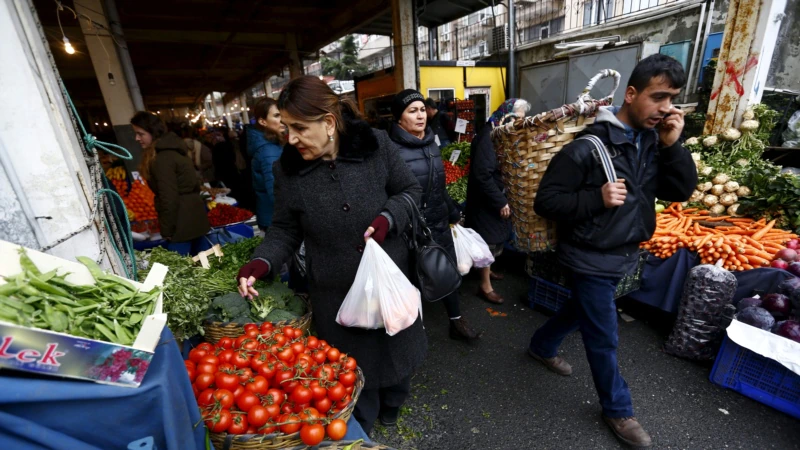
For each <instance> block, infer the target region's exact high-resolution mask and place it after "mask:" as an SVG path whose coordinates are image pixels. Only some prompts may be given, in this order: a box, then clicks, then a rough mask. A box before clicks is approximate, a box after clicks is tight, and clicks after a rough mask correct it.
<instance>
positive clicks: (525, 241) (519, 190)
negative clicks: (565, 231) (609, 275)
mask: <svg viewBox="0 0 800 450" xmlns="http://www.w3.org/2000/svg"><path fill="white" fill-rule="evenodd" d="M608 77H613V78H614V88H613V90H612V91H611V94H609V95H608V96H607V97H605V98H603V99H601V100H594V99H592V97H591V96H590V95H589V92H590V91H591V90H592V88H593V87H594V85H595V83H597V82H598V81H599V80H601V79H603V78H608ZM619 81H620V75H619V73H618V72H617V71H615V70H611V69H605V70H602V71H601V72H600V73H598V74H597V75H595V76H594V77H592V79H591V80H589V84H587V85H586V88H585V89H584V90H583V92H582V93H581V95H579V96H578V101H577V102H575V103H572V104H569V105H564V106H562V107H560V108H556V109H554V110H551V111H547V112H543V113H541V114H537V115H535V116H529V117H525V118H520V119H517V120H516V121H514V122H512V123H509V124H506V125H503V126H499V127H497V128H495V129H494V130H492V141H493V142H494V147H495V151H496V152H497V156H498V161H499V162H500V171H501V172H502V174H503V182H504V183H505V186H506V198H507V199H508V204H509V206H510V207H511V222H512V224H513V227H514V234H515V246H516V247H517V249H518V250H522V251H538V250H545V249H549V248H551V247H552V246H553V245H554V244H555V240H556V235H555V231H556V230H555V224H554V223H552V222H550V221H548V220H546V219H544V218H543V217H540V216H538V215H536V213H534V212H533V202H534V199H535V198H536V191H537V190H538V189H539V183H540V182H541V180H542V177H543V176H544V173H545V172H546V171H547V166H548V165H549V164H550V160H551V159H553V157H554V156H555V155H556V153H558V152H559V151H560V150H561V149H562V148H563V147H564V146H565V145H567V144H569V143H570V142H572V141H573V140H574V139H575V136H576V135H577V134H578V133H580V132H581V131H583V130H584V129H585V128H586V127H587V126H588V125H590V124H592V123H594V116H595V115H596V114H597V111H598V109H599V108H600V107H601V106H609V105H611V102H612V100H613V98H614V93H615V92H616V90H617V87H619Z"/></svg>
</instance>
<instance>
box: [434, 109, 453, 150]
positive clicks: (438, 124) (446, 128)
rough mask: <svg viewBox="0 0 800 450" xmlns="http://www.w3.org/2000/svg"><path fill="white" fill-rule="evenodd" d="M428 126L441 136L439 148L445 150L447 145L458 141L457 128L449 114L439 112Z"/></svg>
mask: <svg viewBox="0 0 800 450" xmlns="http://www.w3.org/2000/svg"><path fill="white" fill-rule="evenodd" d="M428 125H429V126H430V127H431V130H433V133H434V134H435V135H436V136H439V147H440V148H444V146H446V145H447V144H449V143H451V142H455V141H456V140H457V139H458V134H457V133H456V126H455V124H454V123H453V121H452V120H450V118H449V117H447V114H445V113H443V112H441V111H439V112H437V113H436V115H434V116H433V117H432V118H431V119H430V120H429V121H428Z"/></svg>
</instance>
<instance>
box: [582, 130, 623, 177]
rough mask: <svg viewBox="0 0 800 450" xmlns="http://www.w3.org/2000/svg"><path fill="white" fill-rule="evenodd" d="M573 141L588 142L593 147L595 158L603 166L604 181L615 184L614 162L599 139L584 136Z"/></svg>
mask: <svg viewBox="0 0 800 450" xmlns="http://www.w3.org/2000/svg"><path fill="white" fill-rule="evenodd" d="M575 140H576V141H577V140H584V141H589V142H590V143H592V145H594V147H595V150H597V156H598V157H599V158H600V164H601V165H602V166H603V172H605V174H606V179H608V182H609V183H616V182H617V171H616V170H615V169H614V162H613V161H612V160H611V155H610V154H609V153H608V149H607V148H606V146H605V144H603V141H601V140H600V138H599V137H597V136H594V135H591V134H585V135H583V136H581V137H579V138H577V139H575Z"/></svg>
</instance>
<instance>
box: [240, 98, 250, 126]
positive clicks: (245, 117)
mask: <svg viewBox="0 0 800 450" xmlns="http://www.w3.org/2000/svg"><path fill="white" fill-rule="evenodd" d="M239 103H240V104H241V105H242V108H244V109H243V110H242V124H243V125H248V124H250V113H248V112H247V95H246V94H244V93H242V96H241V100H239Z"/></svg>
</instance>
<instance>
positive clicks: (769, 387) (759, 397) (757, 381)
mask: <svg viewBox="0 0 800 450" xmlns="http://www.w3.org/2000/svg"><path fill="white" fill-rule="evenodd" d="M709 379H710V380H711V382H712V383H714V384H716V385H718V386H722V387H724V388H728V389H732V390H734V391H736V392H738V393H740V394H742V395H744V396H747V397H750V398H752V399H753V400H756V401H759V402H761V403H763V404H765V405H767V406H771V407H773V408H775V409H777V410H778V411H783V412H785V413H786V414H789V415H790V416H792V417H795V418H798V419H800V375H798V374H796V373H794V372H792V371H791V370H789V369H787V368H786V367H784V366H783V365H781V364H780V363H778V362H777V361H774V360H772V359H769V358H766V357H764V356H761V355H759V354H757V353H755V352H752V351H750V350H748V349H746V348H744V347H741V346H740V345H738V344H736V343H735V342H733V341H732V340H730V339H729V338H728V337H727V336H725V339H724V340H723V341H722V347H720V349H719V353H718V354H717V359H716V361H714V368H713V369H711V376H709Z"/></svg>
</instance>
